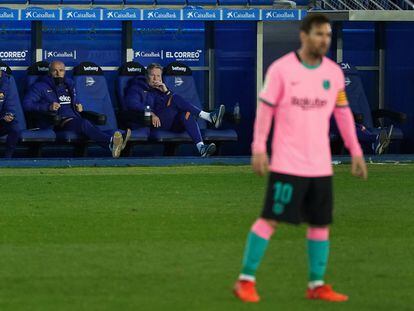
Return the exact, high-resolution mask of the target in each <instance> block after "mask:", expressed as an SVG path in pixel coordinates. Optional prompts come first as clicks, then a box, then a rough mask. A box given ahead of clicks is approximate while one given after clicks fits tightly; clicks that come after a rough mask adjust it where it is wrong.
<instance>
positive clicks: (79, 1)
mask: <svg viewBox="0 0 414 311" xmlns="http://www.w3.org/2000/svg"><path fill="white" fill-rule="evenodd" d="M273 2H274V1H273V0H0V4H22V5H24V4H32V5H164V6H167V5H180V6H186V5H188V6H203V5H206V6H217V5H219V6H220V5H221V6H233V5H235V6H249V5H251V6H271V5H273Z"/></svg>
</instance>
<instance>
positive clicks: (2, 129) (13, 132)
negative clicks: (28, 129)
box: [0, 70, 20, 158]
mask: <svg viewBox="0 0 414 311" xmlns="http://www.w3.org/2000/svg"><path fill="white" fill-rule="evenodd" d="M9 88H10V78H9V76H8V75H7V74H6V73H5V72H3V71H1V70H0V136H3V135H7V139H6V152H5V154H4V157H5V158H11V157H12V156H13V153H14V150H15V149H16V145H17V143H18V141H19V137H20V129H19V126H18V123H17V122H18V121H17V120H16V117H15V113H16V111H15V106H14V105H15V101H13V100H11V99H10V97H9Z"/></svg>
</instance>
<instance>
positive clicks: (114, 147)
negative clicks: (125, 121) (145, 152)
mask: <svg viewBox="0 0 414 311" xmlns="http://www.w3.org/2000/svg"><path fill="white" fill-rule="evenodd" d="M123 142H124V139H123V137H122V134H121V132H120V131H116V132H115V133H114V135H113V136H112V139H111V143H110V145H109V149H110V150H111V152H112V157H113V158H115V159H117V158H119V156H120V155H121V151H122V144H123Z"/></svg>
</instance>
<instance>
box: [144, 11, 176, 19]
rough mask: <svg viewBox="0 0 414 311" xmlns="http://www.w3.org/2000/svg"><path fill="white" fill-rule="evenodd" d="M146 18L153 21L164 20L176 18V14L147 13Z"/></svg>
mask: <svg viewBox="0 0 414 311" xmlns="http://www.w3.org/2000/svg"><path fill="white" fill-rule="evenodd" d="M147 18H153V19H165V18H174V19H175V18H177V14H176V13H175V12H164V13H161V12H148V13H147Z"/></svg>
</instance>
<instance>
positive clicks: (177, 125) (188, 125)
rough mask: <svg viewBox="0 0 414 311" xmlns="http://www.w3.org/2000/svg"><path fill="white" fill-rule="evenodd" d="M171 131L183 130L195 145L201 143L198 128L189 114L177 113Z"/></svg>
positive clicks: (201, 139)
mask: <svg viewBox="0 0 414 311" xmlns="http://www.w3.org/2000/svg"><path fill="white" fill-rule="evenodd" d="M171 130H172V131H175V132H181V131H182V130H185V131H186V132H187V133H188V135H190V137H191V139H192V140H193V142H194V143H195V144H196V145H197V144H198V143H202V142H203V138H202V137H201V132H200V127H199V126H198V123H197V121H196V120H195V118H194V117H193V116H192V115H191V113H190V112H179V113H178V114H177V116H176V118H175V120H174V122H173V124H172V127H171Z"/></svg>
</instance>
